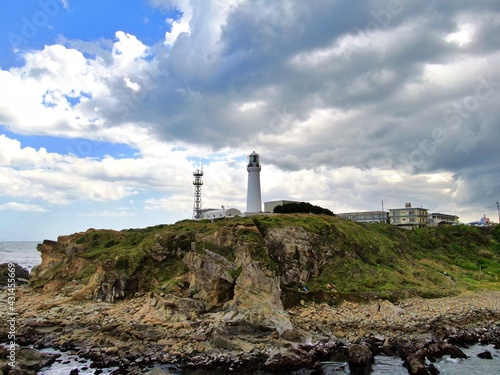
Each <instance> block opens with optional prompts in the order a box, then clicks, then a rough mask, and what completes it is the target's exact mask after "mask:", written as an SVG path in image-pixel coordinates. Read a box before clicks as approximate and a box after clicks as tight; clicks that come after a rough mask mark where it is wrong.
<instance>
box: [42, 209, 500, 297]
mask: <svg viewBox="0 0 500 375" xmlns="http://www.w3.org/2000/svg"><path fill="white" fill-rule="evenodd" d="M283 228H292V229H293V228H296V229H297V228H298V229H300V230H301V231H302V233H303V232H304V231H306V232H307V234H306V237H307V238H308V241H309V244H310V255H309V257H310V258H309V259H307V262H304V261H302V263H300V262H299V263H300V264H299V266H300V267H302V268H301V269H302V270H306V271H309V270H310V269H311V268H312V267H313V266H314V267H317V268H318V272H317V274H315V275H313V276H311V277H310V278H309V279H308V281H307V283H306V286H307V288H308V290H309V292H308V293H304V292H303V291H300V290H299V289H300V288H301V287H302V285H282V298H283V299H284V301H285V302H286V304H287V305H290V304H294V303H298V301H300V300H301V299H304V300H313V301H316V302H321V301H336V300H338V299H339V298H356V299H363V298H373V297H374V296H377V297H383V298H399V297H400V296H403V295H411V294H419V295H421V296H424V297H437V296H444V295H450V294H457V293H460V292H462V291H465V290H476V289H495V290H499V289H500V283H499V276H500V226H498V225H497V226H496V227H489V228H475V227H468V226H442V227H437V228H429V229H418V230H415V231H408V230H405V229H400V228H397V227H394V226H390V225H386V224H370V225H362V224H358V223H355V222H352V221H349V220H345V219H342V218H339V217H336V216H329V215H311V214H293V215H258V216H253V217H250V218H240V217H237V218H231V219H229V218H226V219H220V220H215V221H213V222H210V221H208V220H201V221H194V220H184V221H180V222H178V223H176V224H173V225H159V226H155V227H149V228H144V229H128V230H122V231H111V230H94V229H92V230H88V231H87V232H84V233H76V234H74V235H72V236H70V237H69V239H68V242H67V243H65V244H63V245H61V246H67V244H68V243H69V244H72V245H73V246H76V247H77V249H78V251H74V252H68V251H66V254H67V255H65V256H64V257H63V258H62V261H61V262H59V263H57V264H56V265H55V266H54V267H53V268H52V269H51V270H50V272H46V273H45V276H44V277H43V278H40V279H38V280H36V282H35V283H34V284H33V285H35V286H37V287H41V286H43V284H44V282H46V281H49V280H51V279H59V280H63V281H64V280H73V279H78V280H81V281H82V282H83V283H87V282H88V281H89V279H90V277H91V276H92V275H93V274H94V273H95V272H96V270H97V269H98V268H99V267H102V269H103V270H104V271H105V272H106V274H107V275H114V276H116V277H119V278H121V279H127V280H131V281H133V284H134V285H136V286H137V289H138V290H141V291H148V290H154V289H156V288H161V290H163V291H176V292H179V291H180V292H182V291H183V290H184V291H185V290H186V289H187V287H188V285H187V281H186V280H187V278H186V273H187V272H188V269H187V266H186V265H185V264H184V262H183V258H184V256H185V254H186V253H188V252H189V251H192V250H194V251H196V252H199V253H202V252H203V251H205V250H210V251H212V252H216V253H218V254H220V255H222V256H224V257H226V258H227V259H228V260H230V261H235V259H236V258H235V251H236V249H237V248H239V247H241V246H243V247H246V248H248V249H249V250H250V255H251V257H252V258H253V259H254V260H255V261H258V262H261V263H262V264H264V265H265V266H266V267H267V268H268V269H269V270H270V271H272V272H275V273H276V274H277V275H278V274H279V272H284V269H283V267H284V266H283V263H282V260H281V259H278V257H277V256H276V252H275V250H276V251H278V250H279V246H281V245H280V243H279V241H278V242H277V243H270V242H269V241H268V237H267V236H268V235H269V234H270V231H272V230H274V229H283ZM273 246H274V247H276V248H274V247H273ZM63 251H64V249H63ZM297 259H299V257H298V255H297ZM297 262H298V260H297ZM309 262H310V263H309ZM313 263H314V264H313ZM241 272H242V267H241V265H238V267H237V268H236V269H235V270H233V271H232V272H231V276H232V277H233V278H237V277H238V276H239V275H240V274H241Z"/></svg>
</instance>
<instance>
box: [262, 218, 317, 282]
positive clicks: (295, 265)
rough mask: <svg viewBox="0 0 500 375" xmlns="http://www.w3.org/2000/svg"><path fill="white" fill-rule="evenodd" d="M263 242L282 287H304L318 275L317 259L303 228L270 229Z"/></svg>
mask: <svg viewBox="0 0 500 375" xmlns="http://www.w3.org/2000/svg"><path fill="white" fill-rule="evenodd" d="M265 241H266V246H267V248H268V249H269V255H270V256H271V257H272V258H273V259H274V260H275V261H276V263H277V264H278V269H279V271H280V274H281V282H282V283H283V285H293V284H299V285H304V284H306V283H307V281H309V279H310V278H311V277H314V276H317V275H318V274H319V261H318V257H317V255H316V253H315V251H314V250H313V247H312V244H311V240H310V235H309V233H307V231H306V230H305V229H304V228H299V227H286V228H272V229H269V230H268V231H267V233H266V237H265Z"/></svg>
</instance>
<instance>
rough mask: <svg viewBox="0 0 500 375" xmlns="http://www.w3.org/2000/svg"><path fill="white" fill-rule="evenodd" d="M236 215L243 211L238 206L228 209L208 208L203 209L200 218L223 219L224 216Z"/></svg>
mask: <svg viewBox="0 0 500 375" xmlns="http://www.w3.org/2000/svg"><path fill="white" fill-rule="evenodd" d="M235 216H241V211H240V210H238V209H236V208H227V209H226V208H221V209H215V208H208V209H205V210H201V217H200V219H210V220H213V219H221V218H224V217H235Z"/></svg>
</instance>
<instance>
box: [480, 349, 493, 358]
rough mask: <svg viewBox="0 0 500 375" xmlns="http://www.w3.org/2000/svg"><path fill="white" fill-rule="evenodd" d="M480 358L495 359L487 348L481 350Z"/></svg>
mask: <svg viewBox="0 0 500 375" xmlns="http://www.w3.org/2000/svg"><path fill="white" fill-rule="evenodd" d="M477 356H478V357H479V358H482V359H493V356H492V355H491V353H490V352H489V351H487V350H485V351H484V352H481V353H479V354H478V355H477Z"/></svg>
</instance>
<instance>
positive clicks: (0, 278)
mask: <svg viewBox="0 0 500 375" xmlns="http://www.w3.org/2000/svg"><path fill="white" fill-rule="evenodd" d="M9 265H12V266H13V267H12V266H9ZM12 270H13V271H14V274H13V275H12V272H11V271H12ZM29 275H30V273H29V271H28V270H27V269H25V268H23V267H21V266H20V265H19V264H17V263H2V264H0V287H6V286H7V285H8V284H10V283H9V282H8V281H9V280H11V279H12V277H11V276H14V279H15V283H16V285H24V284H27V283H28V278H29Z"/></svg>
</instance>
